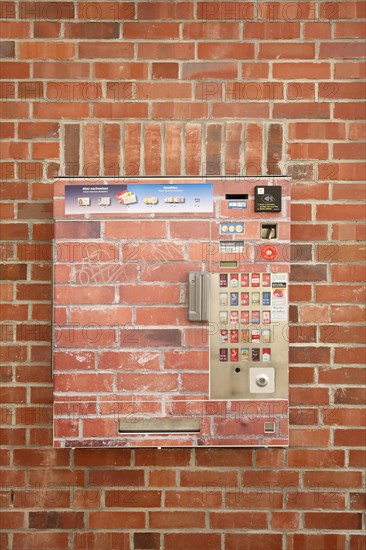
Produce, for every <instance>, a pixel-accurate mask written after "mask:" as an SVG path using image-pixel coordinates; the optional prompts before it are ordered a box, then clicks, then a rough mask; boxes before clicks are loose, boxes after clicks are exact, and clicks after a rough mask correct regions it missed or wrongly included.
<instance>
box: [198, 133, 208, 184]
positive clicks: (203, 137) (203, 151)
mask: <svg viewBox="0 0 366 550" xmlns="http://www.w3.org/2000/svg"><path fill="white" fill-rule="evenodd" d="M206 128H207V123H206V122H202V123H201V174H198V175H201V176H204V177H205V178H206V179H207V174H206Z"/></svg>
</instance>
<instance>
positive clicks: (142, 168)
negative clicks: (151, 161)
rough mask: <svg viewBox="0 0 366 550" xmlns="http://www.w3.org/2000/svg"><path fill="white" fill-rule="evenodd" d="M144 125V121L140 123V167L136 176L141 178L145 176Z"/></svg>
mask: <svg viewBox="0 0 366 550" xmlns="http://www.w3.org/2000/svg"><path fill="white" fill-rule="evenodd" d="M145 124H146V121H145V120H143V121H141V125H140V166H139V171H138V174H139V175H141V176H144V175H145V148H144V145H145Z"/></svg>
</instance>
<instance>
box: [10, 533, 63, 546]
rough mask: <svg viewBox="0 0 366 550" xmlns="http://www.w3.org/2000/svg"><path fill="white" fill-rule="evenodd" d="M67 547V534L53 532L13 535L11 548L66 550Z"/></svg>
mask: <svg viewBox="0 0 366 550" xmlns="http://www.w3.org/2000/svg"><path fill="white" fill-rule="evenodd" d="M68 547H69V534H68V533H65V532H63V533H60V532H57V531H53V532H52V533H47V532H28V533H14V535H13V548H14V550H22V549H23V548H27V550H38V549H39V548H47V549H49V550H67V549H68Z"/></svg>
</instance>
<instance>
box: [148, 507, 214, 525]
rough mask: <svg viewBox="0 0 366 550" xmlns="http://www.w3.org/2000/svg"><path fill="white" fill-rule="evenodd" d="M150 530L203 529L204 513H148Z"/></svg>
mask: <svg viewBox="0 0 366 550" xmlns="http://www.w3.org/2000/svg"><path fill="white" fill-rule="evenodd" d="M149 525H150V527H151V528H152V529H162V528H163V529H187V528H190V529H203V528H204V527H205V514H204V512H188V511H185V512H165V511H164V512H149Z"/></svg>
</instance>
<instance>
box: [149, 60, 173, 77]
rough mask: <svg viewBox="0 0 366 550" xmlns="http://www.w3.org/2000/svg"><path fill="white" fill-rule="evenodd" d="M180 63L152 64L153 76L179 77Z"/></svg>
mask: <svg viewBox="0 0 366 550" xmlns="http://www.w3.org/2000/svg"><path fill="white" fill-rule="evenodd" d="M178 69H179V65H178V63H173V62H171V63H153V64H152V77H153V78H163V79H173V78H175V79H176V78H178Z"/></svg>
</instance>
